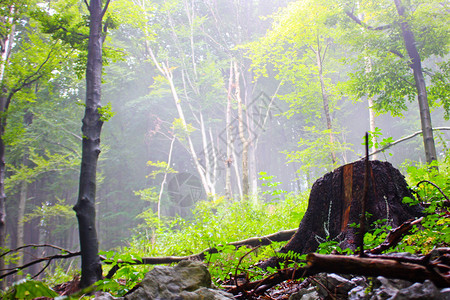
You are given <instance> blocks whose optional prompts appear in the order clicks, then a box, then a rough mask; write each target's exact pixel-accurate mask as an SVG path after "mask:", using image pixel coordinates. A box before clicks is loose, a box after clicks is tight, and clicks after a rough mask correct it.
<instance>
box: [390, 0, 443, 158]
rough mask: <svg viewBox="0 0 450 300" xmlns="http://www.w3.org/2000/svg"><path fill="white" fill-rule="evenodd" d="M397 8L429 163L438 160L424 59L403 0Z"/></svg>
mask: <svg viewBox="0 0 450 300" xmlns="http://www.w3.org/2000/svg"><path fill="white" fill-rule="evenodd" d="M394 3H395V6H396V8H397V13H398V15H399V16H400V18H401V23H400V26H401V29H402V35H403V40H404V42H405V47H406V50H407V52H408V55H409V58H410V59H411V64H410V67H411V68H412V70H413V73H414V81H415V83H416V89H417V100H418V102H419V110H420V121H421V125H422V135H423V144H424V148H425V156H426V160H427V163H431V162H432V161H434V160H436V147H435V144H434V137H433V126H432V124H431V115H430V107H429V105H428V98H427V89H426V85H425V78H424V76H423V72H422V60H421V58H420V54H419V52H418V51H417V47H416V39H415V37H414V34H413V32H412V31H411V28H410V26H409V24H408V22H407V21H406V13H405V7H404V6H403V4H402V2H401V0H394Z"/></svg>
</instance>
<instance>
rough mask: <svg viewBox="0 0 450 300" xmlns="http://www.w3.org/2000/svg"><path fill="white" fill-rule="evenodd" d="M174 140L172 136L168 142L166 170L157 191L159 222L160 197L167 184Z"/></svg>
mask: <svg viewBox="0 0 450 300" xmlns="http://www.w3.org/2000/svg"><path fill="white" fill-rule="evenodd" d="M175 139H176V137H175V136H174V137H173V138H172V141H171V142H170V149H169V157H168V159H167V169H166V172H164V177H163V180H162V182H161V187H160V189H159V196H158V208H157V210H158V220H161V199H162V195H163V192H164V185H165V184H166V182H167V174H168V173H167V170H168V169H169V168H170V165H171V164H172V152H173V144H174V143H175Z"/></svg>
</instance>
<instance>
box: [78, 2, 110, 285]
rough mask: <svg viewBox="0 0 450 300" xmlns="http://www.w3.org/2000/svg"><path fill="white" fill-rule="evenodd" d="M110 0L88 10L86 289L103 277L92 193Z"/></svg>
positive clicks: (83, 173)
mask: <svg viewBox="0 0 450 300" xmlns="http://www.w3.org/2000/svg"><path fill="white" fill-rule="evenodd" d="M86 4H87V2H86ZM108 5H109V0H107V1H106V3H105V5H104V6H103V5H102V1H101V0H91V1H90V2H89V4H87V6H88V10H89V43H88V49H87V51H88V57H87V65H86V108H85V115H84V118H83V126H82V132H83V143H82V145H83V146H82V158H81V170H80V186H79V195H78V201H77V203H76V205H75V206H74V208H73V209H74V210H75V212H76V213H77V219H78V227H79V234H80V250H81V281H80V286H81V287H87V286H90V285H92V284H93V283H95V282H96V281H98V280H100V279H101V278H102V267H101V263H100V257H99V256H98V238H97V231H96V224H95V192H96V174H97V161H98V156H99V154H100V133H101V129H102V125H103V122H104V121H105V116H106V115H107V113H108V112H107V111H105V110H104V108H102V106H101V103H100V101H101V84H102V66H103V64H102V59H103V58H102V47H103V42H104V39H105V36H104V34H106V30H107V26H106V25H105V28H104V31H103V24H102V20H103V17H104V15H105V13H106V10H107V8H108Z"/></svg>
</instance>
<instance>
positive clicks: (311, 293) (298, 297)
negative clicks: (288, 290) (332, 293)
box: [289, 287, 320, 300]
mask: <svg viewBox="0 0 450 300" xmlns="http://www.w3.org/2000/svg"><path fill="white" fill-rule="evenodd" d="M316 299H320V296H319V293H317V291H316V288H315V287H310V288H307V289H302V290H300V291H299V292H297V293H294V294H292V295H290V296H289V300H316Z"/></svg>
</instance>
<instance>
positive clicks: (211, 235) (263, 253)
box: [16, 155, 450, 296]
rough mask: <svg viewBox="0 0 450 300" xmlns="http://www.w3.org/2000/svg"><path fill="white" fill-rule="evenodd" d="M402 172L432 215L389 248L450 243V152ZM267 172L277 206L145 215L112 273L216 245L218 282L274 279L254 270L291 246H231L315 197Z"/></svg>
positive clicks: (119, 282)
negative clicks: (291, 190) (281, 184)
mask: <svg viewBox="0 0 450 300" xmlns="http://www.w3.org/2000/svg"><path fill="white" fill-rule="evenodd" d="M402 167H403V169H405V170H406V171H407V176H406V179H407V181H408V184H409V185H410V187H411V188H412V189H413V191H414V193H415V194H416V199H410V198H405V199H404V201H405V202H406V203H410V204H411V205H412V204H417V203H420V204H421V205H423V206H424V207H425V212H426V213H427V215H426V216H425V218H424V220H423V221H422V222H421V225H420V227H419V226H416V227H415V228H414V229H413V230H412V232H411V234H410V235H408V236H407V237H405V238H404V239H403V240H402V241H401V242H400V243H399V244H398V245H397V246H396V247H395V248H394V249H390V250H389V251H397V252H404V251H407V252H412V253H420V254H425V253H428V252H429V251H430V250H432V249H433V248H435V247H441V246H449V245H450V230H449V225H450V213H449V207H448V206H446V205H445V200H446V197H448V195H450V156H449V155H447V156H446V158H445V159H444V160H443V161H442V162H440V163H439V171H437V169H436V168H433V165H431V166H429V165H428V166H427V165H418V164H416V165H414V164H413V163H412V162H407V163H405V164H404V165H403V166H402ZM265 175H266V174H262V176H263V177H262V178H263V180H265V181H266V183H265V184H266V185H265V186H266V187H269V188H270V189H269V191H267V192H265V193H266V194H268V195H269V196H270V197H271V198H272V199H273V201H271V202H257V201H253V199H246V200H243V201H241V200H235V201H230V200H227V199H225V198H224V197H217V198H216V199H214V200H209V201H202V202H199V203H197V205H196V207H195V209H194V210H193V213H192V217H191V218H190V219H189V220H184V219H182V218H172V219H161V220H160V219H158V218H157V216H156V214H155V213H154V212H152V211H151V210H148V211H145V212H143V213H142V214H141V215H140V216H139V218H140V219H141V220H142V223H141V225H139V227H138V228H136V234H135V235H134V236H133V237H132V238H131V240H130V241H129V244H128V246H126V247H122V248H120V249H115V250H114V251H107V252H102V254H103V255H104V256H106V257H107V259H108V261H109V262H110V263H111V264H110V265H104V272H105V274H106V272H107V271H108V270H109V268H110V267H111V266H112V265H114V264H115V263H117V261H119V260H122V261H125V262H126V261H132V260H133V259H138V258H140V257H158V256H185V255H191V254H197V253H200V252H201V251H203V250H205V249H207V248H211V247H215V248H217V249H218V250H220V252H219V253H216V254H211V255H208V256H207V258H206V260H205V263H207V265H208V267H209V270H210V272H211V275H212V278H213V280H214V283H215V284H216V285H221V284H224V283H226V282H227V280H229V279H230V277H234V276H235V275H239V274H240V273H245V274H246V275H245V276H247V277H249V278H248V279H249V280H256V279H259V278H261V277H262V276H266V275H267V274H262V273H258V272H256V271H252V270H253V269H252V268H250V266H252V265H254V264H255V263H256V262H258V261H260V260H263V259H266V258H269V257H272V256H275V255H277V254H276V252H277V250H278V249H280V247H282V246H283V245H284V244H285V243H273V244H272V245H270V246H266V247H261V248H258V249H249V248H247V247H241V248H239V249H236V248H235V247H232V246H227V245H226V244H227V243H230V242H234V241H238V240H243V239H246V238H249V237H255V236H264V235H268V234H271V233H274V232H278V231H280V230H286V229H291V228H297V227H298V225H299V223H300V221H301V219H302V217H303V215H304V213H305V211H306V208H307V196H308V195H307V194H306V193H305V194H303V195H294V194H286V193H284V192H283V191H281V190H279V189H277V184H276V183H274V182H273V181H272V178H271V177H267V176H265ZM424 180H425V181H424ZM387 223H388V222H386V220H378V221H377V222H375V223H374V224H372V226H371V228H370V230H369V232H368V233H367V234H366V235H365V239H364V241H365V246H366V249H368V248H373V247H376V246H378V245H379V244H380V243H381V242H383V241H384V239H385V237H386V235H387V233H388V232H389V230H390V229H391V228H390V227H389V226H387V225H386V224H387ZM331 251H338V252H341V251H342V252H345V251H343V250H342V249H340V248H339V246H338V243H337V242H334V241H327V242H325V243H323V244H321V245H320V247H319V249H318V252H319V253H330V252H331ZM285 258H286V259H290V260H297V261H298V260H299V259H300V260H301V259H302V258H303V256H299V255H298V254H296V253H290V254H289V253H288V254H286V257H285ZM297 265H298V264H295V266H297ZM150 268H151V266H131V265H124V267H122V268H120V269H119V271H118V272H117V273H116V274H115V276H114V277H113V279H109V280H103V281H101V282H99V283H98V285H99V287H100V288H101V289H104V290H106V291H108V292H110V293H112V294H113V295H116V296H120V295H123V294H125V293H126V292H127V291H129V290H130V289H131V288H132V287H133V286H134V285H135V284H136V283H137V282H139V281H140V280H141V279H142V278H143V276H144V274H145V273H146V272H147V271H148V270H149V269H150ZM273 271H276V270H273ZM18 284H20V288H18V287H19V286H18V285H16V290H17V291H22V289H23V285H25V286H27V285H30V286H31V289H32V290H33V291H37V292H39V291H41V292H42V291H44V290H45V288H44V287H42V286H41V285H40V284H37V283H36V282H35V281H22V282H20V283H18ZM45 292H46V293H49V292H48V291H45ZM35 296H36V295H35Z"/></svg>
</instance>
